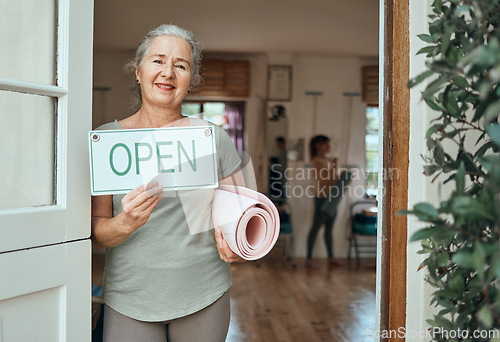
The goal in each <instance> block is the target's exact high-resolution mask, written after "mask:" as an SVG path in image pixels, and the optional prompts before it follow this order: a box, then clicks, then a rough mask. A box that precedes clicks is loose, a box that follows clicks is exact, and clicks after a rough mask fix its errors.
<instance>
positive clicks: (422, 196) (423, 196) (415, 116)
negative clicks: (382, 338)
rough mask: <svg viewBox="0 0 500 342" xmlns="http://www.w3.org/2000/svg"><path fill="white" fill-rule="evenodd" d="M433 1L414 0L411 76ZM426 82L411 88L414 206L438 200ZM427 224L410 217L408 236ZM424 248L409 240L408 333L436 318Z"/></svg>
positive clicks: (418, 64)
mask: <svg viewBox="0 0 500 342" xmlns="http://www.w3.org/2000/svg"><path fill="white" fill-rule="evenodd" d="M431 2H432V1H430V0H427V1H424V2H422V1H421V0H411V1H410V23H409V25H410V26H409V28H410V77H415V76H416V75H418V74H419V73H421V72H422V71H424V70H425V62H424V61H425V58H424V55H419V56H416V53H417V51H418V50H419V49H420V48H422V47H423V46H424V43H422V41H420V39H418V38H417V35H418V34H421V33H426V32H428V24H427V22H428V17H427V15H428V14H429V13H430V4H431ZM424 87H425V83H424V84H421V85H419V86H417V87H415V88H413V89H411V91H410V155H409V160H410V165H409V174H408V207H409V208H412V207H413V206H414V205H415V204H416V203H418V202H424V201H425V202H431V203H437V202H438V196H437V195H438V194H437V189H438V184H439V183H440V182H442V180H441V181H439V180H438V181H436V182H435V183H433V184H431V183H430V180H429V177H425V176H424V175H423V173H422V170H423V161H422V158H421V157H420V155H422V154H425V153H426V151H427V147H426V146H425V140H424V138H425V132H426V131H427V128H428V127H429V121H430V120H431V118H432V117H434V116H435V113H433V111H432V110H430V109H429V108H428V107H427V106H426V104H425V103H424V102H423V101H421V91H422V90H423V88H424ZM423 226H424V225H423V224H422V223H421V222H419V221H418V220H416V219H415V218H414V217H413V216H408V238H410V237H411V236H412V234H413V233H414V232H415V231H417V230H418V229H420V228H422V227H423ZM420 249H421V246H420V244H419V243H418V242H408V248H407V293H406V296H407V310H406V329H407V332H419V333H420V332H422V331H424V332H425V331H426V329H427V323H426V320H427V319H429V318H431V317H432V314H433V308H432V307H431V306H430V301H431V294H432V291H433V289H432V288H431V287H430V286H429V285H428V284H427V283H426V282H425V280H424V276H425V272H426V271H425V270H421V271H419V272H417V269H418V267H419V265H420V263H421V262H422V260H423V256H422V255H419V254H417V251H418V250H420ZM407 341H415V342H417V341H422V339H421V338H418V337H416V338H411V337H408V338H407Z"/></svg>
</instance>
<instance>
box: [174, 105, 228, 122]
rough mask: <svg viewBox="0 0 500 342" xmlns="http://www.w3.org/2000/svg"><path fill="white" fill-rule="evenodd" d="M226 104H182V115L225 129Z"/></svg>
mask: <svg viewBox="0 0 500 342" xmlns="http://www.w3.org/2000/svg"><path fill="white" fill-rule="evenodd" d="M225 109H226V104H225V103H224V102H185V103H183V104H182V113H184V114H186V115H187V116H193V117H197V118H200V119H203V120H207V121H210V122H213V123H214V124H216V125H218V126H221V127H224V124H225V123H226V118H225Z"/></svg>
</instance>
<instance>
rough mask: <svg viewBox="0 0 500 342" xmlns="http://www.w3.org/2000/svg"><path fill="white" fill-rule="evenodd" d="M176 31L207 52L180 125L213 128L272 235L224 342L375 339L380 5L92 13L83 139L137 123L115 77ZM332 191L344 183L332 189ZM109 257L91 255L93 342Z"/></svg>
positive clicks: (126, 8)
mask: <svg viewBox="0 0 500 342" xmlns="http://www.w3.org/2000/svg"><path fill="white" fill-rule="evenodd" d="M165 23H166V24H169V23H172V24H175V25H178V26H180V27H183V28H186V29H188V30H190V31H192V32H193V33H194V34H195V36H196V37H197V39H198V40H199V41H200V42H201V43H202V45H203V62H202V75H203V77H204V80H203V84H202V86H201V87H198V88H197V89H193V90H192V91H191V92H190V94H189V95H188V96H187V97H186V98H185V100H184V103H183V105H182V112H183V114H185V115H188V116H193V117H198V118H201V119H205V120H208V121H211V122H213V123H214V124H216V125H219V126H221V127H222V128H223V129H224V130H225V131H226V132H227V134H228V135H229V137H230V138H231V140H232V141H233V143H234V145H235V148H236V150H237V151H238V153H239V154H240V157H241V159H242V163H243V164H242V165H244V167H245V171H246V176H247V177H248V178H249V179H250V180H249V183H250V184H251V185H252V186H251V187H254V188H255V189H254V190H257V191H258V192H260V193H262V194H265V195H266V196H267V197H268V198H270V199H271V200H272V202H273V203H274V204H275V205H276V208H277V209H278V212H279V217H280V228H279V229H280V234H279V237H278V240H277V241H276V244H275V245H274V247H273V249H272V250H271V251H270V252H269V253H268V254H267V255H265V256H264V257H263V258H261V259H258V260H253V261H246V262H241V263H232V264H231V271H232V278H233V285H232V287H231V292H230V294H231V321H230V327H229V333H228V336H227V339H226V341H228V342H239V341H266V342H272V341H282V342H285V341H290V342H292V341H362V340H363V341H364V339H363V338H364V337H365V335H366V329H367V328H369V327H375V325H376V322H375V316H376V307H375V302H376V291H375V283H376V255H377V239H376V234H377V193H378V176H379V175H378V168H379V167H378V165H379V161H378V155H379V154H378V148H379V109H378V108H379V95H378V89H379V86H378V84H379V67H378V66H379V4H378V1H366V0H351V1H331V0H314V1H311V2H309V1H298V0H292V1H279V0H254V1H225V0H215V1H203V0H190V1H184V2H182V1H181V2H173V1H157V0H142V1H136V0H96V1H95V4H94V51H93V94H92V96H93V103H92V128H96V127H98V126H100V125H102V124H104V123H108V122H112V121H114V120H121V119H124V118H125V117H127V116H129V115H131V114H133V110H134V109H133V106H132V104H131V101H130V98H131V89H132V87H133V86H134V83H135V75H133V74H130V73H127V72H125V71H124V66H125V65H126V64H127V63H128V62H129V61H130V60H132V58H133V57H134V53H135V49H136V47H137V45H138V43H139V42H140V41H141V39H142V38H143V36H144V34H145V33H146V32H148V31H149V30H150V29H152V28H154V27H156V26H158V25H160V24H165ZM318 135H323V136H326V137H327V138H328V139H329V143H330V150H329V152H328V158H331V159H332V160H335V167H336V172H337V177H338V180H339V182H338V183H336V186H335V187H332V188H331V189H333V190H334V191H330V193H328V194H327V196H329V197H331V198H332V201H331V202H330V203H329V207H328V208H326V206H325V207H324V208H323V209H324V214H325V215H328V216H329V217H330V219H333V220H334V223H333V232H332V236H331V240H332V241H333V244H332V250H333V257H330V258H329V256H328V250H327V244H325V238H326V239H328V238H330V237H329V236H325V234H324V228H323V227H321V228H320V230H319V231H318V234H317V236H316V238H315V240H314V241H312V244H311V241H309V245H310V247H309V248H310V249H311V251H310V254H311V255H310V256H311V258H310V259H308V258H307V254H308V237H309V233H310V230H311V227H312V224H313V218H314V210H315V207H314V206H315V204H314V197H315V196H314V193H312V192H311V187H310V185H311V183H313V177H314V176H313V173H312V171H313V168H312V165H311V155H310V153H311V151H310V141H311V139H312V138H313V137H315V136H318ZM340 180H341V181H340ZM104 254H105V250H103V249H99V248H96V247H94V248H93V250H92V285H93V286H92V289H93V290H92V291H93V306H92V308H93V341H95V342H96V341H101V339H102V335H100V333H102V326H101V325H102V315H101V303H102V298H101V295H102V279H103V269H104V264H105V257H104Z"/></svg>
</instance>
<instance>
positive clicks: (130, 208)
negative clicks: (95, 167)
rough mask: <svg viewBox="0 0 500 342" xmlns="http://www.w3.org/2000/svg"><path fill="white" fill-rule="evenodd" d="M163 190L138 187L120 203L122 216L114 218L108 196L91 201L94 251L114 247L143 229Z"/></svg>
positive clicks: (160, 188) (156, 186)
mask: <svg viewBox="0 0 500 342" xmlns="http://www.w3.org/2000/svg"><path fill="white" fill-rule="evenodd" d="M162 195H163V187H162V186H159V185H158V184H157V183H155V182H151V183H149V184H147V185H141V186H139V187H137V188H135V189H133V190H131V191H130V192H129V193H128V194H126V195H125V196H124V197H123V199H122V212H121V213H119V214H118V215H117V216H115V217H113V199H112V196H111V195H105V196H94V197H92V241H93V242H94V244H95V246H97V247H115V246H118V245H120V244H122V243H123V242H124V241H125V240H127V238H128V237H129V236H130V234H132V233H133V232H135V231H136V230H137V229H139V228H140V227H142V226H143V225H144V224H145V223H146V222H147V221H148V219H149V217H150V215H151V213H152V212H153V210H154V208H155V207H156V205H157V204H158V202H160V200H161V197H162Z"/></svg>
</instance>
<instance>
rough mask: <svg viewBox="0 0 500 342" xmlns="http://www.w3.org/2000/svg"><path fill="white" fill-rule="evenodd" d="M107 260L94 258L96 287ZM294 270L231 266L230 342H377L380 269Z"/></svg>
mask: <svg viewBox="0 0 500 342" xmlns="http://www.w3.org/2000/svg"><path fill="white" fill-rule="evenodd" d="M103 259H104V258H103V256H101V255H97V256H96V255H94V258H93V272H92V273H93V284H95V285H100V283H101V281H102V268H103V264H104V263H103ZM317 261H318V263H319V264H320V265H321V267H320V268H318V269H309V268H305V267H304V259H297V260H296V262H297V267H295V268H294V267H292V264H291V262H289V261H286V260H285V259H284V258H283V257H282V256H281V253H278V254H277V255H273V254H272V253H271V255H269V256H267V257H266V258H265V259H264V260H263V261H261V262H260V267H257V264H256V262H246V263H238V264H233V265H231V268H232V273H233V286H232V288H231V324H230V327H229V333H228V337H227V339H226V342H243V341H249V342H254V341H255V342H257V341H262V342H273V341H278V342H288V341H290V342H314V341H333V342H344V341H346V342H347V341H353V342H365V341H366V342H368V341H370V342H372V341H373V339H369V338H367V337H366V331H367V328H371V329H373V327H374V326H375V269H374V268H373V267H370V265H373V264H374V260H368V261H366V262H365V263H364V264H363V263H362V264H361V267H359V268H358V267H356V266H355V263H354V262H352V263H351V266H349V265H347V262H346V261H345V260H342V262H344V264H345V266H341V267H335V268H330V269H328V268H327V267H326V262H325V259H318V260H317Z"/></svg>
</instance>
